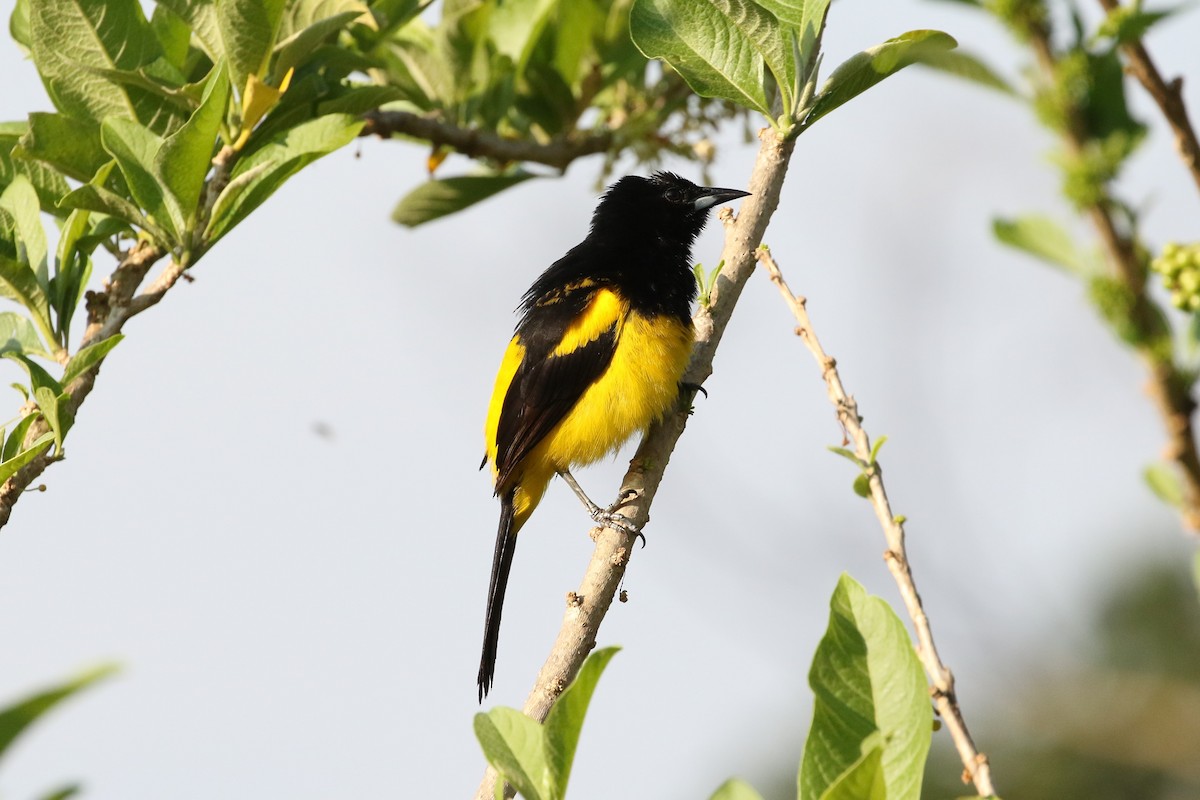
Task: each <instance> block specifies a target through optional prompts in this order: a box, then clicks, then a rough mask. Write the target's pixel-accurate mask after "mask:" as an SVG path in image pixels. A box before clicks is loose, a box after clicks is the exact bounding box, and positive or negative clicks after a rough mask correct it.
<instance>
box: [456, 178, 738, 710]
mask: <svg viewBox="0 0 1200 800" xmlns="http://www.w3.org/2000/svg"><path fill="white" fill-rule="evenodd" d="M748 194H749V192H743V191H739V190H737V189H714V188H709V187H704V186H697V185H695V184H694V183H692V182H690V181H688V180H685V179H683V178H681V177H679V176H678V175H675V174H672V173H670V172H659V173H656V174H655V175H653V176H652V177H649V178H643V177H638V176H629V177H626V178H622V179H621V180H619V181H617V182H616V183H614V184H613V185H612V186H611V187H609V189H608V191H607V192H606V193H605V195H604V197H603V198H602V199H601V201H600V205H599V206H597V208H596V212H595V214H594V215H593V216H592V225H591V230H590V231H589V232H588V235H587V238H586V239H584V240H583V242H581V243H580V244H578V245H576V246H575V247H573V248H571V250H569V251H568V252H567V254H566V255H565V256H563V257H562V258H560V259H559V260H558V261H555V262H554V263H553V264H551V265H550V268H549V269H547V270H546V271H545V272H543V273H542V274H541V276H539V277H538V279H537V280H536V281H534V283H533V286H531V287H529V291H527V292H525V296H524V298H523V299H522V302H521V306H520V314H521V317H520V321H519V322H518V323H517V328H516V333H515V334H514V335H513V338H512V341H510V342H509V344H508V350H507V351H506V352H505V354H504V360H503V361H502V362H501V364H500V373H499V374H498V375H497V376H496V388H495V390H494V391H493V393H492V401H491V404H490V405H489V406H488V415H487V424H486V426H485V429H484V434H485V437H486V440H487V454H486V456H485V458H484V463H485V464H486V463H488V462H490V463H491V465H492V476H493V479H494V485H495V490H496V495H497V496H498V497H499V498H500V530H499V532H498V533H497V535H496V553H495V557H494V561H493V562H492V577H491V585H490V586H489V588H488V600H487V619H486V627H485V631H484V638H483V657H482V659H481V661H480V664H479V699H480V701H482V700H483V697H484V695H486V694H487V692H488V689H490V688H491V686H492V680H493V676H494V674H495V668H496V645H497V641H498V638H499V635H500V611H501V607H502V606H503V604H504V590H505V588H506V586H507V584H508V574H509V570H510V569H511V567H512V559H513V552H514V550H515V549H516V544H517V532H518V531H519V530H521V526H522V525H524V524H525V521H526V520H528V519H529V515H530V514H532V513H533V510H534V508H536V507H537V504H538V502H539V501H540V500H541V499H542V494H543V493H544V492H545V491H546V486H547V485H548V484H549V483H550V479H551V478H553V477H554V476H555V475H560V476H562V477H563V479H564V480H565V481H566V482H567V483H568V484H569V485H570V486H571V488H572V490H573V491H575V493H576V494H577V495H579V498H580V500H582V501H583V503H584V504H585V505H586V506H587V507H588V509H589V511H590V512H591V515H592V518H593V519H594V520H596V521H597V522H603V523H606V524H609V525H615V526H617V527H620V528H624V529H626V530H634V529H633V526H632V525H630V524H629V523H628V522H627V521H625V520H624V519H623V518H621V517H620V515H618V514H615V513H612V509H608V510H605V509H601V508H599V507H597V506H596V504H595V503H593V502H592V501H591V500H589V499H588V498H587V495H585V494H584V493H583V490H582V489H580V488H579V485H578V484H577V483H576V482H575V479H574V478H573V477H572V476H571V473H570V468H571V467H574V466H579V465H584V464H591V463H593V462H595V461H598V460H599V459H601V458H603V457H604V456H605V455H607V454H608V453H611V452H613V451H615V450H616V449H617V448H618V447H620V446H621V444H623V443H624V442H625V441H626V440H628V439H629V438H630V437H631V436H632V435H633V434H635V433H639V432H642V431H644V430H646V429H647V428H648V427H649V426H650V425H651V423H653V422H655V421H656V420H658V419H660V418H661V417H662V416H663V415H664V414H666V412H667V411H668V410H670V409H671V407H672V406H673V405H674V404H675V402H676V399H677V397H678V395H679V383H680V379H681V378H682V377H683V372H684V369H685V368H686V367H687V363H688V357H689V356H690V354H691V351H692V315H691V304H692V301H693V300H694V299H695V297H696V281H695V278H694V277H693V274H692V269H691V250H692V243H693V242H694V241H695V239H696V236H698V235H699V233H700V231H701V230H702V229H703V228H704V223H705V222H706V220H707V218H708V210H709V209H710V208H712V207H713V206H715V205H717V204H718V203H724V202H726V201H729V200H734V199H736V198H738V197H744V196H746V195H748Z"/></svg>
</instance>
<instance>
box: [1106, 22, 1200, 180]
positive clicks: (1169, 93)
mask: <svg viewBox="0 0 1200 800" xmlns="http://www.w3.org/2000/svg"><path fill="white" fill-rule="evenodd" d="M1099 1H1100V5H1101V6H1103V7H1104V10H1105V11H1108V12H1110V13H1111V12H1113V11H1116V10H1117V9H1119V8H1120V7H1121V4H1120V2H1118V0H1099ZM1121 51H1122V52H1123V53H1125V58H1126V59H1128V61H1127V63H1126V71H1127V72H1129V74H1130V75H1133V77H1135V78H1137V79H1138V81H1140V82H1141V84H1142V86H1144V87H1145V88H1146V91H1147V92H1149V93H1150V96H1151V97H1152V98H1154V102H1155V103H1157V104H1158V107H1159V109H1160V110H1161V111H1162V114H1163V116H1164V117H1166V120H1167V123H1168V124H1169V125H1170V126H1171V130H1172V131H1173V132H1174V133H1175V149H1176V150H1177V151H1178V152H1179V157H1180V158H1181V159H1183V163H1184V165H1185V166H1186V167H1187V169H1188V172H1190V173H1191V175H1192V180H1193V181H1195V183H1196V188H1197V189H1200V141H1197V140H1196V131H1195V129H1194V128H1193V127H1192V122H1191V120H1189V119H1188V115H1187V107H1186V106H1185V105H1184V102H1183V78H1181V77H1176V78H1174V79H1172V80H1171V81H1170V82H1168V81H1166V80H1164V79H1163V76H1162V73H1160V72H1159V71H1158V67H1156V66H1155V65H1154V61H1153V60H1152V59H1151V58H1150V53H1149V52H1148V51H1147V50H1146V48H1145V46H1144V45H1143V44H1142V40H1141V39H1140V38H1138V39H1134V40H1132V41H1129V42H1125V43H1124V44H1122V45H1121Z"/></svg>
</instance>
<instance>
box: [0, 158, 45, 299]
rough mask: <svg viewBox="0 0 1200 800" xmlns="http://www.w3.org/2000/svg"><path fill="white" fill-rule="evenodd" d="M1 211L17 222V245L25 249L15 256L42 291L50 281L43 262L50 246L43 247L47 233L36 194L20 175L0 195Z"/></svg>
mask: <svg viewBox="0 0 1200 800" xmlns="http://www.w3.org/2000/svg"><path fill="white" fill-rule="evenodd" d="M0 208H3V209H4V210H5V211H8V212H9V213H10V214H12V217H13V219H14V220H15V221H16V223H17V237H18V242H19V243H20V244H21V245H22V250H24V252H23V253H21V252H19V253H18V258H19V260H22V261H24V262H25V263H27V264H28V265H29V266H30V268H32V269H33V271H34V274H35V275H37V279H38V285H39V286H41V287H42V288H43V289H44V288H45V287H46V285H47V283H48V282H49V280H50V274H49V266H48V265H47V263H46V255H47V253H48V252H49V247H48V245H47V244H46V230H45V228H43V227H42V218H41V204H40V203H39V202H38V196H37V191H35V190H34V188H33V184H32V183H31V182H30V181H29V179H28V178H27V177H25V176H24V175H20V174H18V175H14V176H13V179H12V182H11V183H9V185H8V187H7V188H6V189H5V190H4V191H3V192H2V193H0Z"/></svg>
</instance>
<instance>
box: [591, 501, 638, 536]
mask: <svg viewBox="0 0 1200 800" xmlns="http://www.w3.org/2000/svg"><path fill="white" fill-rule="evenodd" d="M641 496H642V491H641V489H622V490H621V496H620V497H619V498H618V499H617V502H615V503H613V504H612V505H611V506H609V507H608V508H596V509H595V511H593V512H592V519H593V520H595V521H596V522H598V523H600V524H601V525H606V526H608V527H610V528H615V529H616V530H619V531H624V532H625V533H632V534H634V535H635V536H637V538H638V539H641V541H642V547H645V546H646V536H645V535H644V534H643V533H642V529H641V526H639V525H637V524H636V523H635V522H634V521H633V520H631V519H629V518H628V517H626V516H625V515H624V514H621V513H619V512H618V511H617V509H618V508H620V507H621V506H623V505H625V504H626V503H628V502H629V501H630V500H636V499H637V498H639V497H641Z"/></svg>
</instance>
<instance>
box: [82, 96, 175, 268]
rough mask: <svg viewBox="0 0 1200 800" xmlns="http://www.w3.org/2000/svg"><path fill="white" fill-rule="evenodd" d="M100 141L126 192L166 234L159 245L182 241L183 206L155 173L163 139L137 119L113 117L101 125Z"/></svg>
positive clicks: (170, 244)
mask: <svg viewBox="0 0 1200 800" xmlns="http://www.w3.org/2000/svg"><path fill="white" fill-rule="evenodd" d="M100 141H101V142H103V144H104V149H105V150H107V151H108V152H109V154H110V155H112V157H113V158H115V159H116V160H117V166H118V167H120V168H121V174H122V175H124V176H125V183H127V184H128V185H129V191H130V193H131V194H132V195H133V199H134V200H135V201H137V204H138V205H139V206H141V207H142V208H143V209H145V211H146V217H147V220H148V221H149V222H150V223H151V224H153V225H156V226H158V227H159V228H160V229H161V230H162V231H163V232H164V233H165V234H166V238H165V240H160V241H159V244H161V245H163V246H164V247H167V248H168V249H170V248H171V246H173V245H177V244H182V241H181V239H180V234H181V233H182V231H183V230H184V226H185V225H186V220H185V218H184V214H183V209H182V208H180V206H179V203H178V201H177V200H176V199H175V198H174V197H173V196H172V195H171V194H169V193H168V192H164V191H163V189H164V187H163V185H162V184H161V183H160V182H159V179H158V176H157V175H155V166H156V160H157V156H158V151H159V150H160V149H162V146H163V140H162V139H161V138H160V137H158V136H157V135H156V134H155V133H154V132H153V131H151V130H150V129H148V128H144V127H142V126H141V125H138V124H137V123H136V122H132V121H130V120H127V119H121V118H120V117H112V118H109V119H106V120H104V122H103V124H101V126H100ZM156 238H157V237H156Z"/></svg>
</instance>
